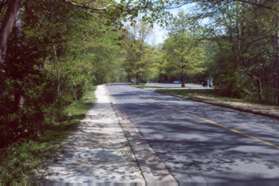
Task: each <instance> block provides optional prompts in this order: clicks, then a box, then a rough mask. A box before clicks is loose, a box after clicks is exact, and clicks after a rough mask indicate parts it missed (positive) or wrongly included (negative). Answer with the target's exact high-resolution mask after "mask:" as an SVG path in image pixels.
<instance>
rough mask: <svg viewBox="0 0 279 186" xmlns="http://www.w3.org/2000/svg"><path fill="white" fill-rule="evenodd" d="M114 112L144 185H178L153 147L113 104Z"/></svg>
mask: <svg viewBox="0 0 279 186" xmlns="http://www.w3.org/2000/svg"><path fill="white" fill-rule="evenodd" d="M113 109H114V111H115V113H117V115H118V117H119V124H120V126H121V127H122V129H123V131H124V134H125V136H126V138H127V139H128V142H129V144H130V146H131V148H132V151H133V153H134V156H135V158H136V160H137V163H138V165H139V168H140V170H141V172H142V175H143V177H144V179H145V181H146V185H150V186H151V185H152V186H178V185H179V184H178V182H177V181H176V179H175V178H174V177H173V176H172V175H171V173H170V172H169V170H168V169H167V167H166V165H165V164H164V163H163V162H162V161H161V160H160V158H159V157H158V156H157V155H156V154H155V152H154V151H153V149H152V148H151V147H150V146H149V144H148V143H147V142H146V141H145V139H144V138H143V136H142V135H141V134H140V132H139V131H138V129H137V128H136V126H135V125H134V124H133V123H132V122H130V120H129V119H128V117H127V116H126V115H125V114H124V113H121V112H120V111H118V109H117V108H115V105H113Z"/></svg>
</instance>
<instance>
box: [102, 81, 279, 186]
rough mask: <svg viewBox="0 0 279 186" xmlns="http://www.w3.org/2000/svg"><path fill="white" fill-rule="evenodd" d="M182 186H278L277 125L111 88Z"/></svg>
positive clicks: (133, 90) (119, 104) (121, 87)
mask: <svg viewBox="0 0 279 186" xmlns="http://www.w3.org/2000/svg"><path fill="white" fill-rule="evenodd" d="M107 89H108V91H109V93H110V95H111V96H112V98H113V103H114V105H115V107H116V108H117V109H118V110H119V111H120V112H122V113H124V114H126V115H127V116H128V117H129V119H130V120H131V121H132V122H133V123H134V124H135V125H136V127H137V128H138V130H139V131H140V133H141V134H142V135H143V136H144V139H145V140H146V141H147V142H148V143H149V145H150V146H151V147H152V148H153V150H154V151H155V153H156V154H157V156H158V157H159V158H160V159H161V161H162V162H164V163H165V165H166V166H167V168H168V169H169V170H170V172H171V174H172V175H173V176H174V177H175V179H176V180H177V181H178V182H179V184H180V185H207V186H208V185H214V186H215V185H226V186H228V185H233V186H244V185H245V186H248V185H249V186H278V185H279V121H278V120H274V119H271V118H268V117H264V116H258V115H254V114H250V113H245V112H239V111H236V110H233V109H227V108H223V107H218V106H213V105H209V104H204V103H200V102H194V101H190V100H186V101H182V100H180V99H179V98H176V97H173V96H166V95H161V94H158V93H155V92H153V91H151V90H143V89H137V88H134V87H131V86H128V85H125V84H113V85H110V86H108V87H107Z"/></svg>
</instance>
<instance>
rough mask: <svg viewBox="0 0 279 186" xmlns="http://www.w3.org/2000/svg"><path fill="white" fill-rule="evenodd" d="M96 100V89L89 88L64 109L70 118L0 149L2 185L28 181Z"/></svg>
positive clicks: (0, 181)
mask: <svg viewBox="0 0 279 186" xmlns="http://www.w3.org/2000/svg"><path fill="white" fill-rule="evenodd" d="M94 101H95V96H94V89H91V90H90V91H88V92H87V93H86V94H85V95H84V96H83V98H82V99H81V100H79V101H75V102H73V103H72V104H71V105H69V106H68V107H67V108H66V109H65V111H64V113H65V115H67V117H66V119H65V120H64V121H62V122H61V123H59V124H54V125H48V126H47V128H46V130H45V131H44V133H43V134H42V135H41V136H40V137H38V138H37V139H32V140H30V139H29V140H24V141H22V142H19V143H17V144H13V145H11V146H10V147H8V148H7V149H2V150H1V149H0V185H1V183H2V184H5V185H6V184H7V183H9V184H11V183H12V182H13V183H21V184H24V183H26V180H27V179H28V177H29V176H30V175H31V174H32V172H33V170H35V169H36V168H38V167H40V166H42V164H43V162H44V161H45V160H47V159H48V158H50V157H51V156H53V154H54V152H56V151H57V150H58V149H59V148H60V147H61V142H62V141H63V140H64V139H65V138H66V137H67V136H68V135H69V134H70V133H71V132H73V131H74V130H75V129H76V128H77V126H78V124H79V123H80V119H82V118H83V117H84V116H85V114H86V112H87V111H88V110H89V109H90V107H92V105H93V103H94Z"/></svg>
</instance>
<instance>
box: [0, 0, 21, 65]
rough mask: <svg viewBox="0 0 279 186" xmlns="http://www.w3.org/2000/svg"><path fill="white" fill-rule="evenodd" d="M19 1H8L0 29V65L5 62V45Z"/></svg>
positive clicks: (14, 19)
mask: <svg viewBox="0 0 279 186" xmlns="http://www.w3.org/2000/svg"><path fill="white" fill-rule="evenodd" d="M20 2H21V0H9V1H8V9H7V12H6V14H5V16H4V20H3V23H2V25H1V29H0V64H1V63H4V62H5V57H6V52H7V43H8V39H9V36H10V34H11V32H12V30H13V26H14V24H15V21H16V16H17V12H18V10H19V5H20Z"/></svg>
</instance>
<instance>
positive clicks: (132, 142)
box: [39, 85, 177, 185]
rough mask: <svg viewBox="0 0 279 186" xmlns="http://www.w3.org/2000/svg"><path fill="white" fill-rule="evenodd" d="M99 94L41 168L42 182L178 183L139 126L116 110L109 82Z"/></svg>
mask: <svg viewBox="0 0 279 186" xmlns="http://www.w3.org/2000/svg"><path fill="white" fill-rule="evenodd" d="M96 98H97V102H96V104H95V106H94V107H93V108H92V109H91V110H90V111H89V112H88V113H87V116H86V118H85V119H84V120H82V123H81V125H80V127H79V128H78V130H77V131H76V132H74V133H73V134H72V135H71V136H70V137H69V138H68V139H67V140H66V141H65V142H64V144H63V150H62V151H61V152H59V154H58V156H56V158H55V159H54V160H50V161H49V162H48V166H47V167H46V168H45V169H44V170H40V171H39V176H40V177H41V179H39V182H40V184H45V185H64V184H67V185H76V184H78V185H80V184H86V185H177V184H176V181H175V180H174V178H173V177H172V176H171V175H170V173H169V172H168V170H167V169H166V168H165V166H164V164H163V163H161V162H160V160H159V158H158V157H157V156H156V155H155V154H154V153H153V152H152V149H151V148H150V147H149V145H148V144H147V143H145V142H144V139H143V138H142V137H141V135H140V134H139V133H138V132H137V130H136V129H135V128H134V127H133V126H132V125H131V123H130V122H129V121H128V120H126V119H124V118H122V117H121V114H120V113H118V112H117V111H116V110H114V108H113V107H112V104H111V99H110V96H109V95H108V93H107V90H106V86H104V85H101V86H98V87H97V90H96ZM123 127H124V128H125V129H123ZM132 129H133V130H132ZM128 139H129V140H128ZM150 161H152V163H150ZM155 168H156V170H154V169H155ZM151 182H152V183H151ZM153 183H154V184H153Z"/></svg>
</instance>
